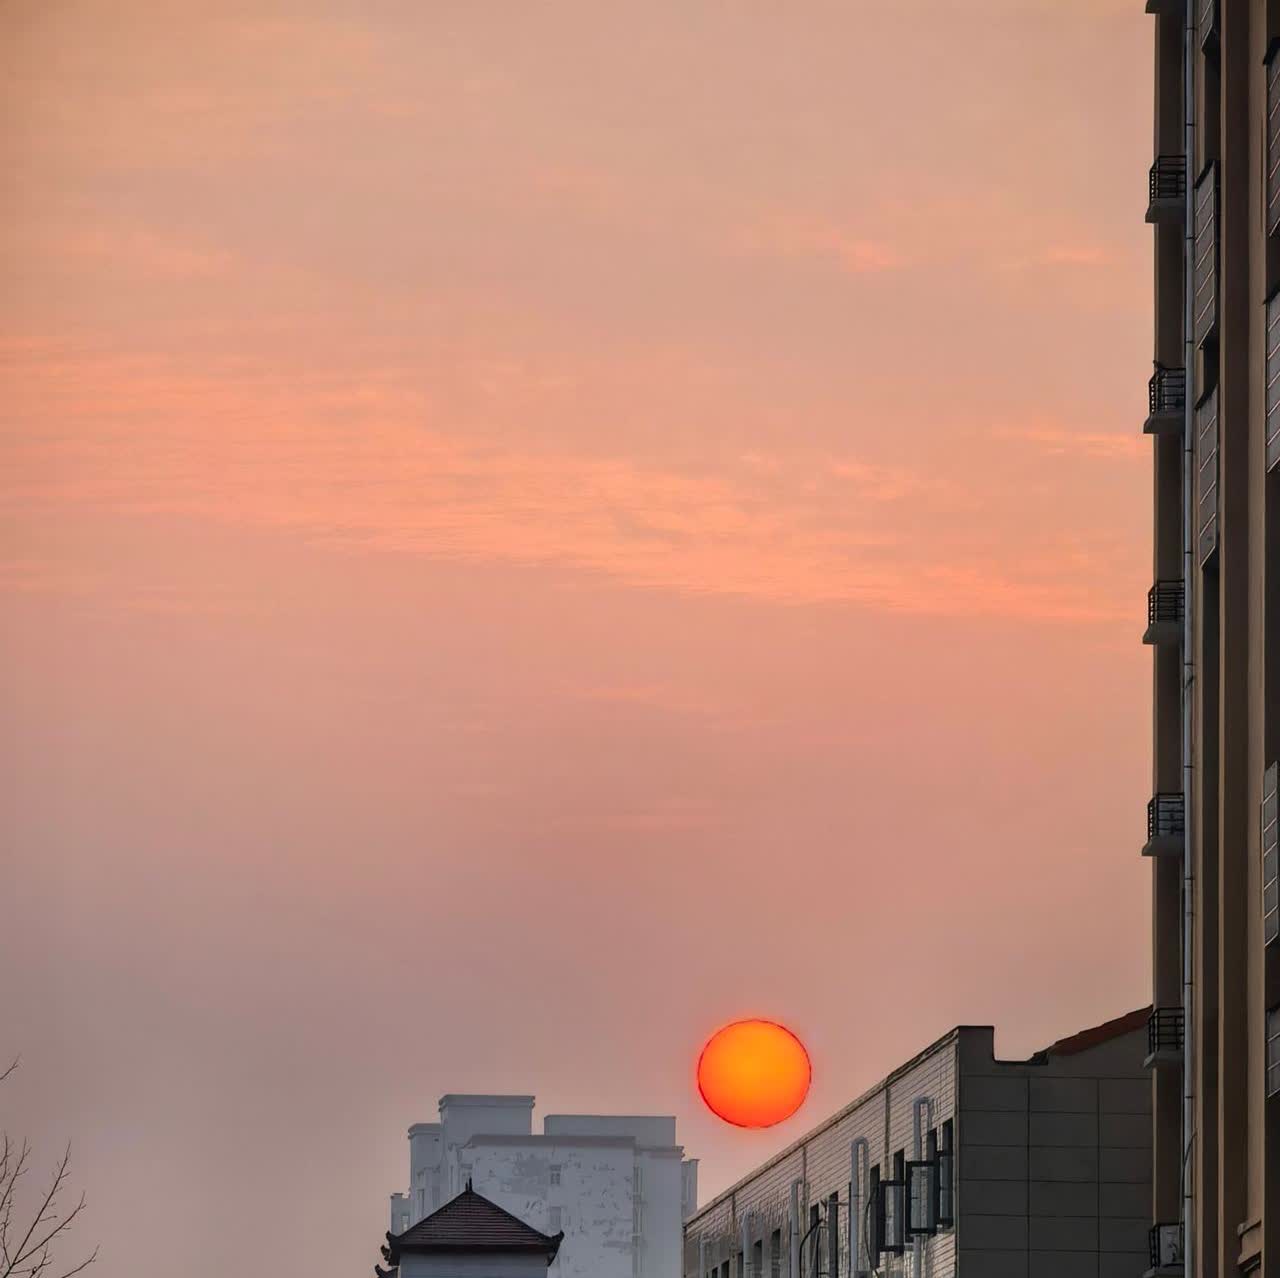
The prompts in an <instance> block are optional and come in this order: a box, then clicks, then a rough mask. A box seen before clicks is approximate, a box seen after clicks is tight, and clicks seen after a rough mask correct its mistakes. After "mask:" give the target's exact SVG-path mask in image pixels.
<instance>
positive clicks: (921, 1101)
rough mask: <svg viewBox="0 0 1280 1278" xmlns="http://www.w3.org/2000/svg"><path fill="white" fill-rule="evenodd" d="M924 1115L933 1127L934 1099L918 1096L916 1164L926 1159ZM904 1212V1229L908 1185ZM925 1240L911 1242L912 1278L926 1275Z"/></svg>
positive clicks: (914, 1116) (914, 1132) (914, 1121)
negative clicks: (924, 1265)
mask: <svg viewBox="0 0 1280 1278" xmlns="http://www.w3.org/2000/svg"><path fill="white" fill-rule="evenodd" d="M922 1113H924V1114H927V1115H928V1123H929V1126H930V1127H932V1126H933V1097H932V1096H917V1097H916V1098H915V1099H914V1100H913V1101H912V1102H911V1149H912V1154H911V1157H912V1158H913V1159H915V1161H916V1162H920V1160H921V1159H923V1158H924V1128H923V1124H922V1123H921V1121H920V1115H921V1114H922ZM902 1196H903V1199H904V1201H903V1204H902V1210H903V1214H904V1216H905V1219H904V1221H903V1228H904V1229H905V1228H906V1227H907V1226H909V1225H910V1224H911V1185H910V1183H908V1184H907V1187H906V1189H905V1190H904V1191H903V1195H902ZM925 1254H926V1253H925V1250H924V1239H923V1238H921V1237H919V1236H917V1237H915V1238H913V1239H912V1240H911V1275H912V1278H921V1275H922V1274H923V1273H924V1269H923V1264H924V1258H925Z"/></svg>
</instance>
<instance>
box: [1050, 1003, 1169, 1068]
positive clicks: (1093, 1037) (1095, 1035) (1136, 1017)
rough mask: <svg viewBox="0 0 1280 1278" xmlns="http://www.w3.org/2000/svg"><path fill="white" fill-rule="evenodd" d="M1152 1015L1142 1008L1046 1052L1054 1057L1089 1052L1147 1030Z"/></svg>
mask: <svg viewBox="0 0 1280 1278" xmlns="http://www.w3.org/2000/svg"><path fill="white" fill-rule="evenodd" d="M1150 1015H1151V1008H1150V1007H1140V1008H1138V1009H1137V1010H1136V1011H1133V1012H1127V1013H1126V1014H1125V1015H1124V1016H1117V1017H1116V1018H1115V1020H1113V1021H1104V1022H1103V1023H1102V1024H1101V1025H1094V1026H1092V1027H1091V1028H1090V1029H1085V1030H1081V1031H1080V1032H1079V1033H1078V1034H1072V1035H1071V1036H1070V1038H1060V1039H1059V1040H1058V1041H1057V1042H1056V1043H1050V1044H1049V1046H1048V1047H1046V1048H1045V1049H1044V1050H1045V1052H1046V1053H1048V1054H1051V1055H1053V1056H1074V1055H1075V1054H1076V1052H1084V1051H1088V1049H1089V1048H1091V1047H1097V1046H1098V1045H1099V1044H1100V1043H1106V1042H1108V1041H1109V1040H1111V1039H1113V1038H1119V1037H1120V1035H1122V1034H1132V1033H1133V1031H1134V1030H1136V1029H1143V1028H1145V1027H1146V1024H1147V1018H1148V1017H1149V1016H1150Z"/></svg>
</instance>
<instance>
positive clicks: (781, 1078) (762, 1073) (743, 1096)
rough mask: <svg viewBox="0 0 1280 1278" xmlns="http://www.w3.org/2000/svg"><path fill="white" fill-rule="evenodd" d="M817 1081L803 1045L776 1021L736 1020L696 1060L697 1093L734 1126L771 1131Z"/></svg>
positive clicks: (791, 1111) (709, 1043) (711, 1108)
mask: <svg viewBox="0 0 1280 1278" xmlns="http://www.w3.org/2000/svg"><path fill="white" fill-rule="evenodd" d="M812 1078H813V1068H812V1066H811V1065H810V1064H809V1053H808V1052H806V1051H805V1050H804V1044H803V1043H802V1042H801V1041H800V1040H799V1039H798V1038H797V1037H796V1036H795V1035H794V1034H793V1033H792V1032H791V1031H790V1030H789V1029H786V1028H785V1027H784V1026H782V1025H776V1024H774V1022H773V1021H756V1020H752V1021H735V1022H734V1023H733V1024H732V1025H726V1026H725V1027H724V1029H722V1030H717V1031H716V1033H715V1034H713V1035H712V1036H711V1038H710V1039H709V1040H708V1042H707V1045H706V1047H704V1048H703V1049H702V1055H701V1056H700V1057H698V1091H699V1092H701V1093H702V1099H703V1100H704V1101H706V1103H707V1108H708V1109H710V1110H711V1112H712V1113H713V1114H717V1115H718V1116H719V1117H720V1118H723V1119H724V1121H725V1122H726V1123H733V1124H734V1125H735V1126H736V1127H772V1126H773V1125H774V1123H780V1122H782V1120H783V1119H784V1118H790V1117H791V1115H792V1114H794V1113H795V1112H796V1110H798V1109H799V1108H800V1106H801V1105H802V1104H803V1103H804V1098H805V1096H806V1095H807V1094H808V1091H809V1082H810V1080H811V1079H812Z"/></svg>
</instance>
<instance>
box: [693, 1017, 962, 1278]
mask: <svg viewBox="0 0 1280 1278" xmlns="http://www.w3.org/2000/svg"><path fill="white" fill-rule="evenodd" d="M957 1038H958V1031H957V1032H953V1033H952V1034H950V1035H947V1036H946V1037H945V1038H943V1039H941V1040H939V1041H938V1042H937V1043H935V1044H933V1046H932V1047H930V1048H928V1049H926V1051H925V1052H924V1053H922V1054H921V1056H920V1057H918V1058H917V1059H916V1060H915V1061H913V1062H911V1063H910V1064H908V1065H907V1066H904V1067H903V1068H902V1069H900V1070H898V1071H896V1072H895V1073H894V1074H892V1075H890V1077H889V1078H888V1079H886V1080H885V1081H884V1082H883V1083H881V1084H879V1085H878V1086H877V1087H875V1088H873V1089H872V1090H871V1091H869V1092H867V1093H865V1094H864V1095H863V1096H861V1097H860V1098H859V1099H858V1100H856V1101H854V1102H853V1103H852V1104H851V1105H849V1106H847V1107H846V1108H845V1109H843V1110H841V1111H840V1112H839V1113H838V1114H836V1115H834V1116H833V1117H832V1118H831V1119H829V1120H828V1121H827V1122H826V1123H824V1124H822V1125H821V1126H820V1127H818V1128H816V1129H815V1130H814V1131H812V1132H810V1133H809V1134H808V1135H807V1136H804V1137H802V1138H801V1139H800V1140H799V1141H797V1142H795V1143H794V1144H793V1145H791V1146H789V1147H788V1148H786V1149H785V1150H783V1151H782V1152H781V1153H779V1154H778V1155H777V1156H776V1157H774V1158H772V1159H770V1160H769V1162H767V1163H765V1164H764V1166H762V1167H761V1168H759V1169H758V1170H757V1171H755V1172H753V1173H752V1174H751V1175H749V1176H747V1177H746V1178H745V1179H743V1180H741V1181H739V1182H738V1184H736V1185H735V1186H733V1188H732V1189H730V1190H728V1191H726V1192H725V1193H723V1194H721V1195H719V1196H718V1197H717V1198H715V1199H713V1200H712V1201H711V1202H710V1203H708V1204H707V1205H706V1206H705V1207H703V1208H701V1209H700V1210H699V1211H697V1212H696V1213H695V1214H694V1215H693V1216H691V1217H690V1218H689V1219H688V1220H687V1221H686V1222H685V1230H684V1255H683V1265H684V1275H685V1278H699V1274H700V1273H701V1274H702V1275H704V1276H705V1278H772V1276H773V1275H777V1276H778V1278H786V1276H787V1275H788V1274H789V1273H790V1264H791V1241H792V1233H793V1230H792V1219H791V1190H792V1186H793V1184H794V1185H795V1186H796V1187H797V1191H798V1193H797V1197H798V1203H797V1205H798V1217H799V1231H798V1233H797V1235H796V1237H797V1241H801V1240H803V1239H804V1235H805V1234H806V1233H808V1231H809V1228H810V1222H811V1220H812V1212H813V1210H814V1209H815V1208H817V1209H818V1211H819V1213H820V1215H821V1216H823V1218H824V1220H825V1210H826V1204H827V1202H828V1200H829V1198H830V1196H831V1195H833V1194H834V1195H836V1196H837V1200H838V1205H837V1210H836V1213H835V1219H836V1222H837V1237H838V1243H839V1249H838V1254H839V1262H838V1269H839V1274H840V1275H848V1273H849V1269H850V1258H851V1255H852V1247H851V1234H850V1228H849V1215H850V1213H849V1200H850V1181H851V1161H850V1160H851V1146H852V1144H853V1142H854V1141H855V1140H857V1139H859V1138H861V1139H863V1140H865V1141H866V1142H867V1155H868V1167H869V1168H874V1167H877V1166H879V1167H881V1168H882V1169H883V1168H889V1167H891V1166H892V1157H893V1153H894V1151H896V1150H898V1149H901V1150H903V1151H904V1152H905V1154H906V1156H907V1157H911V1156H912V1153H913V1149H912V1137H913V1133H912V1121H911V1103H912V1100H913V1098H914V1097H916V1096H918V1095H926V1096H929V1097H931V1098H932V1100H933V1102H934V1114H933V1123H934V1125H935V1126H938V1127H941V1124H942V1123H943V1122H944V1121H945V1120H947V1119H952V1118H954V1115H955V1098H956V1082H955V1080H956V1043H957ZM888 1174H889V1172H888V1171H887V1170H886V1171H885V1175H886V1176H887V1175H888ZM863 1195H864V1201H865V1188H864V1190H863ZM859 1214H861V1213H859ZM744 1224H745V1225H746V1234H747V1238H746V1242H747V1251H746V1252H745V1254H744V1252H743V1247H742V1243H743V1237H742V1234H743V1225H744ZM816 1236H817V1237H818V1239H819V1246H818V1248H817V1264H818V1270H817V1272H818V1274H819V1275H820V1278H831V1275H830V1273H829V1269H830V1265H829V1254H828V1250H827V1233H826V1225H825V1223H824V1225H823V1227H822V1230H821V1231H820V1233H819V1234H818V1235H816ZM954 1241H955V1240H954V1237H953V1235H952V1234H951V1232H950V1231H946V1232H943V1233H940V1234H938V1235H936V1236H935V1237H933V1238H931V1239H929V1240H928V1241H927V1243H924V1244H923V1245H922V1248H921V1252H922V1260H924V1261H925V1262H926V1263H927V1266H928V1267H927V1270H926V1271H925V1272H928V1273H929V1274H931V1275H932V1278H947V1275H949V1274H952V1273H954V1272H955V1265H954V1256H955V1251H954ZM909 1262H910V1258H909V1257H908V1258H906V1260H904V1261H899V1262H896V1264H895V1265H894V1267H893V1269H892V1272H894V1273H901V1272H904V1271H905V1266H906V1264H908V1263H909ZM813 1263H814V1249H813V1248H812V1246H811V1245H810V1243H809V1242H805V1244H804V1250H803V1252H802V1253H801V1273H802V1275H803V1276H804V1278H811V1275H812V1274H813V1273H814V1269H813ZM862 1268H863V1269H864V1270H867V1271H869V1270H870V1265H869V1263H868V1262H867V1259H866V1255H865V1251H864V1252H863V1263H862ZM761 1270H763V1273H762V1272H761Z"/></svg>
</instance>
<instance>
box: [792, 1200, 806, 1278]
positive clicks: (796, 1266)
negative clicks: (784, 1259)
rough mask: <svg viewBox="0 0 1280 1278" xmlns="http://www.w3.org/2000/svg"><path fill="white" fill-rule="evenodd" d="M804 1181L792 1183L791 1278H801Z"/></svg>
mask: <svg viewBox="0 0 1280 1278" xmlns="http://www.w3.org/2000/svg"><path fill="white" fill-rule="evenodd" d="M803 1184H804V1181H803V1180H793V1181H792V1182H791V1278H800V1186H801V1185H803Z"/></svg>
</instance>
